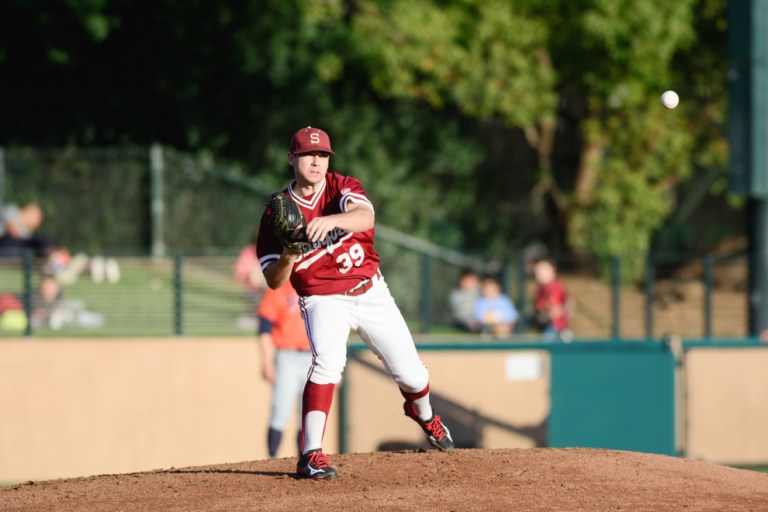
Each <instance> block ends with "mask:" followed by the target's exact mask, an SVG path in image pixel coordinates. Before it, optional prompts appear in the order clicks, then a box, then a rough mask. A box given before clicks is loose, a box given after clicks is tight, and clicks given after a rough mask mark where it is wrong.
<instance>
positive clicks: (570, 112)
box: [355, 0, 694, 275]
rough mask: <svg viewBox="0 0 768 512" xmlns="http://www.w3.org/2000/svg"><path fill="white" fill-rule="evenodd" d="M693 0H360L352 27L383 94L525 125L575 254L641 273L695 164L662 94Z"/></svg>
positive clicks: (679, 116) (542, 194)
mask: <svg viewBox="0 0 768 512" xmlns="http://www.w3.org/2000/svg"><path fill="white" fill-rule="evenodd" d="M692 4H693V1H692V0H686V1H681V2H674V3H669V2H666V1H664V0H645V1H643V2H635V1H630V0H618V1H614V0H582V1H569V2H547V1H541V0H528V1H525V2H515V3H511V2H504V1H499V0H477V1H472V2H470V1H465V0H452V1H450V0H449V1H443V2H409V1H407V0H393V1H390V2H376V1H372V0H368V1H362V0H361V1H360V2H358V5H359V7H360V12H359V13H358V14H357V15H356V20H355V23H356V31H357V32H358V33H359V35H360V36H361V40H364V41H365V45H360V46H361V47H362V48H363V49H364V50H363V51H364V52H365V53H366V55H368V56H369V57H370V62H369V63H370V69H371V77H372V83H373V85H374V87H376V88H377V90H378V91H380V93H382V94H384V95H387V96H394V97H406V98H407V97H412V98H415V99H419V100H422V101H425V102H428V103H429V104H431V105H433V106H434V107H435V108H440V107H442V106H443V105H446V104H450V105H455V106H456V108H458V109H459V110H460V111H461V112H463V113H464V114H466V115H469V116H475V117H478V118H481V119H492V118H498V119H501V120H502V121H503V122H504V123H505V124H506V125H508V126H510V127H517V128H519V129H521V130H522V131H523V133H524V134H525V137H526V140H527V141H528V143H529V144H530V146H531V147H532V149H533V150H534V151H535V153H536V155H537V160H536V167H537V169H535V171H536V173H537V176H538V178H537V182H536V185H535V186H534V188H533V199H534V203H533V204H534V205H536V204H540V205H541V204H544V203H545V200H547V201H549V203H550V204H551V205H552V206H553V207H554V210H555V212H556V218H557V219H559V221H560V222H561V223H562V225H563V228H564V232H565V233H566V240H567V242H568V243H569V245H570V247H571V249H574V250H577V251H582V252H588V253H596V254H598V255H599V256H601V257H603V258H605V259H607V258H609V257H610V256H612V255H618V256H620V257H622V258H624V259H625V260H627V261H628V262H629V258H630V257H633V258H634V260H635V261H636V262H635V263H630V264H629V265H625V270H626V272H627V275H637V272H638V270H639V269H640V268H642V267H641V266H640V265H641V264H642V256H643V255H645V254H646V252H647V250H648V248H649V244H650V240H651V235H652V233H653V231H654V230H655V229H657V228H658V227H659V226H660V225H661V224H662V223H663V221H664V219H665V218H666V216H667V215H668V214H669V213H670V211H671V210H672V208H673V202H672V201H671V195H670V194H671V192H672V190H673V188H674V186H675V185H676V184H677V183H678V182H680V180H684V179H686V178H687V177H688V175H689V173H690V169H691V165H690V151H691V148H692V136H691V134H690V132H689V130H687V129H686V128H687V126H686V125H687V122H688V120H687V119H686V117H685V116H684V115H683V113H682V112H681V111H676V112H671V111H664V110H663V109H662V108H661V107H660V105H659V102H658V96H659V94H660V92H661V91H663V90H664V89H666V88H669V85H670V84H674V83H675V81H674V80H673V77H674V75H673V69H672V65H671V64H672V61H673V58H674V56H675V54H676V52H679V51H681V50H684V49H685V48H686V47H688V46H689V45H690V44H691V43H692V42H693V40H694V32H693V16H692V12H691V7H692ZM558 118H559V119H560V120H561V121H560V123H559V124H560V127H561V128H563V129H568V128H569V127H568V126H567V123H568V120H573V121H571V122H572V123H574V124H575V126H571V127H570V129H571V130H574V129H575V131H576V132H577V135H576V137H577V138H578V139H579V140H580V142H579V145H580V149H579V157H578V162H577V164H576V165H575V166H573V167H571V168H555V167H554V166H553V160H552V157H553V147H554V144H555V142H556V140H555V139H556V130H557V128H558V121H557V119H558ZM503 192H504V191H503ZM503 192H502V193H503ZM506 192H509V191H506ZM483 206H485V208H484V210H485V213H486V215H487V216H488V217H489V218H498V212H497V211H494V205H493V204H492V203H491V204H486V205H478V207H480V208H483ZM541 210H542V211H543V208H542V209H541ZM499 223H500V224H503V220H501V221H500V222H499ZM495 229H496V232H497V233H499V232H504V229H503V227H500V226H498V225H497V226H495ZM504 234H505V235H508V233H504Z"/></svg>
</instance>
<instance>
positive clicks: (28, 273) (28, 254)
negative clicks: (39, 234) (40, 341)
mask: <svg viewBox="0 0 768 512" xmlns="http://www.w3.org/2000/svg"><path fill="white" fill-rule="evenodd" d="M22 267H23V276H22V279H23V281H24V297H23V302H24V314H25V315H27V326H26V327H25V328H24V336H32V251H31V250H30V249H27V250H25V251H24V256H23V258H22Z"/></svg>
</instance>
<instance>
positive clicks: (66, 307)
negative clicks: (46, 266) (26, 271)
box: [31, 274, 104, 331]
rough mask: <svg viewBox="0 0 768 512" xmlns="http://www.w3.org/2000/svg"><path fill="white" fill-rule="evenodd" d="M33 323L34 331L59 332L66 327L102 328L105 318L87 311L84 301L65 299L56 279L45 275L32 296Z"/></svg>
mask: <svg viewBox="0 0 768 512" xmlns="http://www.w3.org/2000/svg"><path fill="white" fill-rule="evenodd" d="M31 322H32V327H33V328H34V329H40V328H48V329H52V330H54V331H57V330H59V329H61V328H62V327H64V326H77V327H101V326H102V325H104V316H103V315H101V314H99V313H93V312H91V311H86V310H85V304H84V303H83V301H82V300H75V299H65V298H64V294H63V293H62V290H61V286H60V285H59V282H58V281H57V280H56V278H55V277H54V276H52V275H48V274H43V275H42V276H41V277H40V280H39V281H38V285H37V289H36V290H35V291H34V292H33V294H32V318H31Z"/></svg>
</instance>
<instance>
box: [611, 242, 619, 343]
mask: <svg viewBox="0 0 768 512" xmlns="http://www.w3.org/2000/svg"><path fill="white" fill-rule="evenodd" d="M620 335H621V261H620V260H619V258H618V256H613V257H612V258H611V339H612V340H613V341H619V336H620Z"/></svg>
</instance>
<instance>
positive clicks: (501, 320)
mask: <svg viewBox="0 0 768 512" xmlns="http://www.w3.org/2000/svg"><path fill="white" fill-rule="evenodd" d="M519 317H520V315H519V313H518V312H517V308H515V305H514V303H513V302H512V299H510V298H509V297H508V296H507V295H505V294H504V293H503V292H502V289H501V283H500V282H499V281H498V280H497V279H496V278H494V277H490V276H489V277H484V278H483V281H482V284H481V286H480V298H478V299H477V303H476V304H475V322H477V323H478V324H479V326H480V331H481V332H482V333H487V334H490V335H491V336H493V337H494V338H507V337H509V335H510V334H512V328H513V327H514V326H515V323H516V322H517V320H518V318H519Z"/></svg>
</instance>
